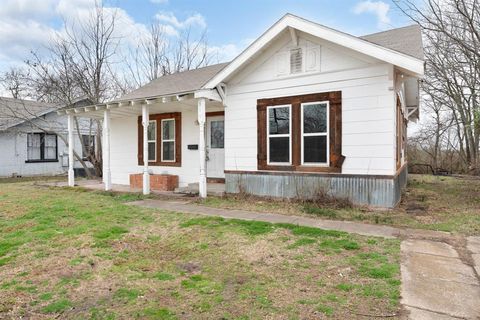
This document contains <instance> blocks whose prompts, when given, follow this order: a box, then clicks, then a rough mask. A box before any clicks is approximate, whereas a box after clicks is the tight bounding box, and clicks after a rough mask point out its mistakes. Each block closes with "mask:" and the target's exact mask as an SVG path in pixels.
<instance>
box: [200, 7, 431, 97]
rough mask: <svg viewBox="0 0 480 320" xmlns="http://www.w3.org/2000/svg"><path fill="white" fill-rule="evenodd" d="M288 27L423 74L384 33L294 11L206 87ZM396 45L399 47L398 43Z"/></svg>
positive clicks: (412, 58) (418, 62) (414, 59)
mask: <svg viewBox="0 0 480 320" xmlns="http://www.w3.org/2000/svg"><path fill="white" fill-rule="evenodd" d="M287 29H293V30H299V31H302V32H305V33H308V34H311V35H313V36H316V37H318V38H321V39H324V40H326V41H330V42H332V43H335V44H337V45H340V46H343V47H346V48H349V49H351V50H354V51H357V52H360V53H363V54H365V55H368V56H371V57H373V58H376V59H379V60H382V61H385V62H387V63H390V64H393V65H395V66H398V67H400V68H402V69H403V70H406V71H407V72H409V73H411V74H413V75H416V76H422V75H423V72H424V65H423V64H424V63H423V60H422V59H420V58H418V57H415V56H412V55H409V54H405V53H403V52H400V51H396V50H394V49H391V48H389V47H388V46H389V45H391V44H390V43H387V41H386V39H385V35H370V36H367V37H370V39H369V41H367V40H365V39H362V38H359V37H355V36H352V35H350V34H347V33H343V32H341V31H338V30H334V29H331V28H328V27H325V26H323V25H321V24H318V23H315V22H312V21H309V20H306V19H303V18H300V17H297V16H294V15H292V14H286V15H285V16H283V17H282V18H281V19H280V20H279V21H277V22H276V23H275V24H274V25H273V26H272V27H270V28H269V29H268V30H267V31H266V32H265V33H263V34H262V35H261V36H260V37H259V38H258V39H257V40H255V41H254V42H253V43H252V44H251V45H250V46H249V47H248V48H247V49H245V50H244V51H243V52H242V53H241V54H240V55H238V56H237V57H236V58H235V59H234V60H233V61H232V62H231V63H230V64H229V65H228V66H226V67H225V68H224V69H223V70H221V71H220V72H219V73H218V74H217V75H215V76H214V77H213V78H212V79H210V81H208V82H207V83H206V84H205V86H204V87H205V88H208V89H212V88H215V87H216V86H217V85H219V84H220V83H221V82H223V81H225V80H226V79H227V78H228V77H229V76H230V75H232V74H233V73H234V72H236V71H237V70H239V69H240V68H241V67H242V66H244V65H245V64H246V63H248V62H249V61H250V60H251V59H253V58H254V57H255V56H256V55H257V54H258V53H259V52H261V51H262V50H263V49H264V48H265V47H266V46H268V45H269V44H270V43H271V42H272V41H273V40H274V39H276V38H277V37H278V36H279V35H280V34H281V33H283V32H284V31H285V30H287ZM379 39H380V41H379ZM374 40H377V41H379V42H383V45H379V44H377V43H375V42H374ZM396 48H397V49H398V47H397V46H396Z"/></svg>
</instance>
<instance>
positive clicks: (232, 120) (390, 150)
mask: <svg viewBox="0 0 480 320" xmlns="http://www.w3.org/2000/svg"><path fill="white" fill-rule="evenodd" d="M312 41H313V39H311V38H309V39H308V41H307V40H302V39H300V43H302V42H304V43H305V42H308V45H310V46H311V45H313V44H312ZM317 43H318V44H319V45H320V51H321V53H320V56H321V70H320V72H313V73H312V72H305V73H301V74H296V75H288V76H283V75H281V76H279V75H278V73H277V72H276V69H275V68H276V64H277V62H276V59H277V57H278V53H279V52H282V50H286V49H288V48H289V39H288V37H283V38H280V39H279V40H278V41H277V44H273V45H272V46H271V47H270V49H267V50H266V51H265V52H264V53H263V54H262V55H261V56H259V57H258V58H257V59H256V60H255V61H256V62H255V61H254V62H252V63H251V64H250V65H249V66H247V67H246V68H245V69H244V70H243V71H240V72H239V73H238V74H237V75H236V76H234V77H233V78H232V79H231V80H230V81H229V82H228V96H227V107H226V108H225V148H226V149H225V170H247V171H255V170H257V111H256V103H257V99H262V98H274V97H282V96H293V95H302V94H309V93H319V92H328V91H342V132H343V136H342V153H343V155H345V157H346V159H345V162H344V164H343V167H342V173H348V174H377V175H378V174H381V175H393V174H394V173H395V158H394V154H395V104H394V101H395V98H394V91H393V90H392V89H393V85H394V84H393V66H392V65H389V64H385V63H382V62H380V61H375V60H372V59H369V58H368V57H365V56H362V55H359V54H356V53H353V52H351V53H349V52H348V51H347V50H346V49H344V48H337V47H335V46H333V45H329V44H327V43H325V42H323V41H321V40H318V42H317Z"/></svg>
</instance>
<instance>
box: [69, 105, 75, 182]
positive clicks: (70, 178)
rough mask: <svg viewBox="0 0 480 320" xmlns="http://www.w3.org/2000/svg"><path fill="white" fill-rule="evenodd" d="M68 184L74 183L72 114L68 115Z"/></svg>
mask: <svg viewBox="0 0 480 320" xmlns="http://www.w3.org/2000/svg"><path fill="white" fill-rule="evenodd" d="M67 125H68V186H69V187H73V186H74V185H75V174H74V171H73V164H74V162H73V161H74V159H73V115H72V114H69V115H68V122H67Z"/></svg>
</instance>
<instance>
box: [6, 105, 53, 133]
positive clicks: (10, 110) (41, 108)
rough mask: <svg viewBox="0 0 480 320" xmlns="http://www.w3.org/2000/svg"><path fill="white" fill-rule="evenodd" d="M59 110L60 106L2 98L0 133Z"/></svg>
mask: <svg viewBox="0 0 480 320" xmlns="http://www.w3.org/2000/svg"><path fill="white" fill-rule="evenodd" d="M57 109H59V106H55V105H52V104H47V103H44V102H38V101H32V100H20V99H13V98H7V97H0V131H4V130H7V129H8V128H11V127H13V126H16V125H19V124H21V123H24V122H26V121H29V120H33V119H35V118H38V117H40V116H42V115H44V114H47V113H49V112H52V111H55V110H57Z"/></svg>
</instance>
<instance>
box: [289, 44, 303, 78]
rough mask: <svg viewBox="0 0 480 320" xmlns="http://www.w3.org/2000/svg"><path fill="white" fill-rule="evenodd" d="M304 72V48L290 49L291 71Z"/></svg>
mask: <svg viewBox="0 0 480 320" xmlns="http://www.w3.org/2000/svg"><path fill="white" fill-rule="evenodd" d="M300 72H302V48H295V49H291V50H290V73H300Z"/></svg>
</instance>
